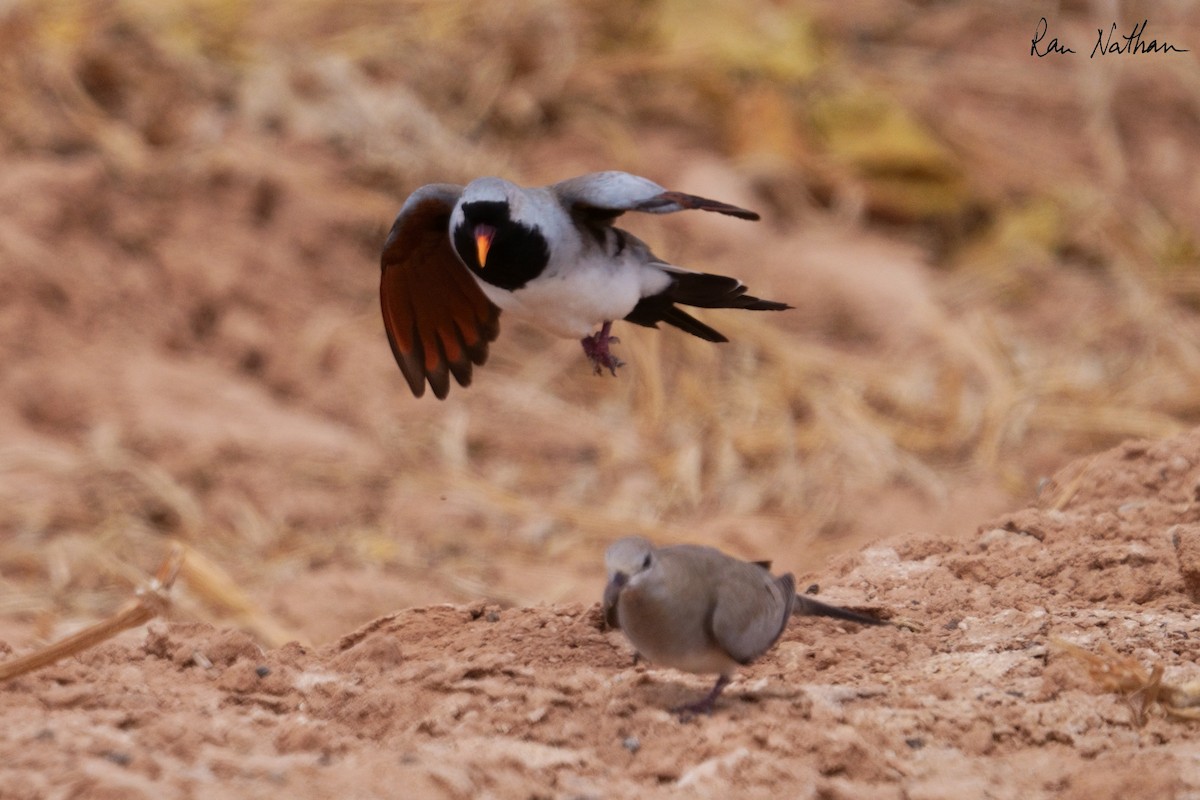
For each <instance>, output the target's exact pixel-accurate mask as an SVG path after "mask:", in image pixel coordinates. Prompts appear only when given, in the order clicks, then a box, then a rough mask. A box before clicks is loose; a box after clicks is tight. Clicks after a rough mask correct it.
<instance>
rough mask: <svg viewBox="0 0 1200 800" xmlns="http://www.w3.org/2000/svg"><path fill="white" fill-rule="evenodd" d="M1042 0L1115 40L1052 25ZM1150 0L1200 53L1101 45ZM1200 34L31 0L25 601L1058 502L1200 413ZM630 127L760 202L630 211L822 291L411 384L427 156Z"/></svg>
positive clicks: (418, 591) (17, 519)
mask: <svg viewBox="0 0 1200 800" xmlns="http://www.w3.org/2000/svg"><path fill="white" fill-rule="evenodd" d="M851 5H853V11H851V10H850V6H851ZM1042 16H1046V17H1048V21H1049V22H1048V24H1049V36H1048V37H1047V41H1048V39H1049V37H1051V36H1056V37H1058V38H1059V39H1060V41H1061V42H1062V43H1064V44H1068V45H1069V46H1071V47H1073V48H1074V49H1075V50H1076V51H1077V52H1076V54H1074V55H1067V56H1048V57H1046V58H1042V59H1038V58H1033V57H1031V56H1030V55H1029V47H1030V40H1031V37H1032V36H1033V34H1034V30H1035V28H1036V26H1037V23H1038V20H1039V18H1040V17H1042ZM1143 18H1145V19H1147V20H1148V25H1147V29H1146V32H1145V34H1144V35H1143V39H1144V40H1149V39H1151V38H1157V39H1158V40H1160V41H1169V42H1171V43H1173V44H1176V45H1177V46H1178V47H1180V48H1188V49H1190V51H1191V52H1187V53H1168V54H1146V55H1140V56H1131V55H1124V56H1113V55H1111V54H1110V55H1109V56H1106V57H1101V56H1097V57H1096V58H1089V57H1088V55H1089V53H1090V51H1091V49H1092V46H1093V45H1094V43H1095V40H1096V29H1097V28H1106V29H1107V27H1108V26H1109V24H1110V23H1111V22H1118V23H1119V28H1120V29H1121V32H1122V33H1123V32H1127V31H1128V30H1129V29H1131V28H1132V27H1133V25H1135V24H1136V23H1138V22H1140V21H1141V20H1142V19H1143ZM1198 52H1200V5H1197V4H1195V3H1192V2H1183V1H1182V0H1181V1H1179V2H1155V3H1124V2H1115V1H1114V2H1082V0H1080V1H1079V2H1069V1H1068V0H1063V2H1058V3H1045V2H1032V0H1030V1H1029V2H1017V3H1011V2H999V1H997V2H933V1H930V2H916V1H914V2H898V1H896V2H884V1H883V0H868V2H863V3H854V4H848V3H845V2H833V1H832V0H813V2H804V3H799V2H777V1H772V0H748V1H747V2H742V3H737V4H732V3H724V2H716V0H649V1H644V0H636V1H635V0H603V1H601V0H576V1H575V2H556V1H553V0H535V2H529V3H522V4H516V3H511V2H508V0H472V2H459V3H456V2H446V1H445V0H398V1H392V2H371V1H370V0H360V1H359V2H353V3H335V2H332V1H331V0H303V1H302V2H297V1H296V0H287V2H283V0H277V1H272V0H262V1H260V2H253V3H251V2H235V1H234V0H190V1H180V2H159V0H109V1H108V2H81V1H80V0H70V1H67V0H62V1H59V0H37V1H36V2H32V1H31V2H21V1H19V0H18V1H17V2H6V3H3V4H0V364H2V367H0V639H2V640H5V641H7V642H9V643H10V645H20V646H26V645H31V644H34V643H37V642H38V641H41V640H44V639H47V638H55V637H57V636H59V635H61V634H62V633H63V632H64V631H65V630H68V629H70V628H72V627H74V626H77V625H79V624H82V623H85V622H88V621H92V620H94V619H96V618H98V617H100V616H102V615H105V614H108V613H111V612H112V611H113V610H115V609H116V608H117V607H119V606H120V605H121V604H122V603H124V602H125V601H126V600H127V599H128V598H129V596H130V594H131V591H132V589H133V587H134V586H136V585H138V583H139V582H140V581H142V580H143V579H144V577H145V576H146V575H147V574H148V573H151V572H153V570H154V568H155V566H156V565H157V564H158V563H159V562H160V561H161V560H162V558H163V557H164V555H165V554H166V552H167V551H168V549H169V547H170V545H171V544H172V543H174V542H178V543H182V544H183V545H185V546H186V547H187V548H188V551H189V561H188V564H189V566H188V568H187V570H186V571H185V574H184V579H183V580H182V581H181V582H180V584H179V585H178V586H177V591H176V594H175V596H176V600H177V604H176V609H175V612H174V613H175V615H176V616H178V617H181V618H190V619H202V620H208V621H211V622H214V623H216V624H221V625H234V626H241V627H244V628H246V629H248V630H251V631H253V632H254V633H255V634H256V635H257V636H258V637H259V638H260V639H261V640H262V641H263V642H264V643H268V644H275V643H279V642H281V641H284V640H286V639H289V638H300V639H302V640H304V641H308V642H312V643H321V642H326V641H329V640H331V639H333V638H335V637H337V636H338V635H340V634H343V633H346V632H348V631H349V630H351V629H352V628H354V627H355V626H357V625H359V624H361V623H364V622H366V621H368V620H370V619H372V618H374V617H376V616H379V615H381V614H384V613H387V612H389V611H392V610H395V609H397V608H402V607H406V606H411V605H428V604H434V603H444V602H465V601H469V600H474V599H477V598H486V599H488V600H490V601H495V602H499V603H504V604H529V603H538V602H563V601H582V602H592V601H594V600H595V599H597V597H598V595H599V593H600V591H601V589H602V586H603V581H604V577H603V567H602V561H601V554H602V551H603V549H604V547H605V545H606V544H607V543H608V542H609V541H610V540H612V539H614V538H616V537H618V536H621V535H625V534H628V533H641V534H644V535H647V536H650V537H652V538H654V539H655V540H657V541H660V542H671V541H683V540H686V541H697V542H705V543H710V544H714V545H717V546H720V547H722V548H724V549H727V550H729V551H731V552H734V553H737V554H740V555H743V556H745V557H748V558H773V559H774V561H775V564H776V568H777V569H779V570H791V571H795V572H796V573H797V574H798V577H799V579H800V580H801V581H803V578H804V576H805V574H806V573H807V572H809V571H811V570H813V569H816V568H817V567H819V566H820V565H821V563H822V562H823V561H824V560H825V559H827V558H828V557H829V556H831V555H832V554H835V553H837V552H839V551H845V550H850V549H854V548H857V547H860V546H862V545H863V544H864V543H867V542H871V541H877V540H882V539H884V538H887V537H894V536H903V535H905V534H910V533H931V532H932V533H961V534H962V535H971V534H972V533H974V531H975V530H976V529H977V527H978V526H979V525H981V524H983V523H985V522H986V521H987V519H988V518H989V517H990V516H993V515H995V514H997V513H999V512H1001V511H1003V510H1005V509H1012V508H1019V507H1021V506H1023V505H1026V504H1028V503H1031V502H1043V503H1053V502H1054V497H1053V491H1054V486H1053V484H1048V483H1047V479H1048V478H1049V477H1050V476H1051V475H1053V473H1054V471H1055V470H1056V469H1058V468H1059V467H1061V466H1063V465H1064V464H1066V463H1067V462H1068V461H1069V460H1071V459H1074V458H1077V457H1080V456H1086V455H1087V454H1090V453H1094V452H1096V451H1097V450H1099V449H1101V448H1105V447H1107V446H1110V445H1113V444H1115V443H1117V442H1119V441H1121V440H1123V439H1125V438H1128V437H1160V436H1164V435H1169V434H1171V433H1173V432H1177V431H1180V430H1182V429H1184V428H1186V427H1188V426H1191V425H1194V424H1195V423H1196V422H1197V420H1198V419H1200V346H1198V345H1200V339H1198V334H1200V175H1198V174H1197V172H1198V170H1197V164H1198V163H1200V63H1198V60H1197V53H1198ZM600 169H624V170H628V171H631V172H635V173H638V174H642V175H646V176H648V177H650V178H652V179H654V180H656V181H658V182H659V183H662V184H664V185H666V186H668V187H669V188H672V189H676V190H680V191H685V192H690V193H694V194H701V195H704V196H707V197H713V198H717V199H720V200H723V201H727V202H732V203H736V204H738V205H742V206H746V207H749V208H753V209H757V210H759V211H761V212H762V213H763V218H764V219H763V221H762V222H760V223H756V224H752V223H747V222H743V221H739V220H731V219H724V218H714V215H701V214H693V215H676V216H674V217H671V218H652V219H632V218H629V217H628V216H627V217H625V218H623V219H622V223H623V224H625V225H626V226H627V227H629V228H630V229H632V230H633V231H634V232H636V233H637V234H638V235H639V236H642V237H643V238H645V239H646V240H647V241H648V242H649V243H650V244H651V245H652V246H653V247H654V248H655V250H656V251H657V252H659V253H660V254H661V255H663V256H664V257H666V258H668V259H671V260H673V261H674V262H675V263H678V264H681V265H685V266H689V267H692V268H696V269H701V270H706V271H713V272H718V273H724V274H730V275H735V276H738V277H740V278H742V279H743V280H744V281H746V282H747V283H748V284H749V285H750V287H751V289H752V290H753V291H754V293H755V294H758V295H761V296H764V297H769V298H772V299H778V300H784V301H787V302H790V303H792V304H793V305H795V306H796V310H794V311H789V312H786V313H780V314H750V313H744V312H736V311H723V312H722V311H717V312H710V313H704V312H701V314H702V316H703V318H704V319H705V321H707V322H709V323H710V324H712V325H714V326H715V327H717V328H718V329H719V330H721V331H722V332H724V333H725V334H726V335H728V336H729V337H730V339H731V340H732V342H731V343H729V344H724V345H719V346H717V345H712V344H709V343H706V342H702V341H700V340H697V339H694V338H691V337H688V336H687V335H685V334H682V333H680V332H678V331H675V330H673V329H670V330H661V331H650V330H644V329H640V328H636V327H635V326H631V325H627V324H619V325H618V328H619V330H618V331H617V334H618V335H619V336H620V337H621V340H622V341H621V344H620V345H619V346H618V348H617V352H618V354H619V355H620V357H621V358H623V359H624V360H625V361H626V362H627V366H626V367H625V368H624V370H623V371H622V372H621V373H620V377H619V378H616V379H613V378H611V377H608V376H604V377H595V376H593V375H592V374H591V371H590V368H589V366H588V364H587V362H586V360H585V359H584V358H583V356H582V354H581V352H580V350H579V345H578V343H577V342H574V341H568V340H558V339H554V338H552V337H550V336H548V335H546V334H543V333H542V332H540V331H538V330H536V329H532V328H529V327H525V326H523V325H521V324H518V323H515V322H513V321H512V320H503V319H502V334H501V337H500V339H499V340H498V341H497V342H496V343H495V344H494V345H493V348H492V357H491V359H490V361H489V363H488V364H487V366H486V367H484V368H482V369H479V370H478V371H477V372H476V379H475V383H474V385H473V386H472V387H471V388H470V389H469V390H462V389H460V388H459V387H455V388H454V389H453V390H452V392H451V395H450V398H449V399H448V400H446V401H444V402H438V401H437V400H435V399H434V398H433V397H432V396H427V397H425V398H423V399H421V400H416V399H414V398H413V397H411V395H410V394H409V392H408V389H407V388H406V386H405V383H404V381H403V378H402V377H401V375H400V372H399V370H398V369H397V367H396V366H395V364H394V362H393V360H392V355H391V353H390V351H389V349H388V346H387V342H386V340H385V338H384V334H383V329H382V324H381V322H380V318H379V311H378V294H377V292H378V270H379V249H380V247H381V245H382V242H383V239H384V237H385V236H386V233H387V230H388V228H389V227H390V225H391V222H392V219H393V217H394V215H395V214H396V212H397V211H398V209H399V207H400V205H401V203H402V202H403V200H404V198H405V197H406V196H407V195H408V193H409V192H411V191H412V190H414V189H415V188H417V187H418V186H420V185H421V184H423V183H426V182H430V181H452V182H465V181H467V180H469V179H471V178H473V177H477V176H481V175H490V174H497V175H503V176H506V177H509V178H511V179H513V180H516V181H518V182H521V183H525V184H541V183H547V182H552V181H555V180H558V179H561V178H564V177H568V176H571V175H575V174H579V173H583V172H589V171H593V170H600ZM1048 493H1049V495H1048ZM1039 498H1040V500H1039Z"/></svg>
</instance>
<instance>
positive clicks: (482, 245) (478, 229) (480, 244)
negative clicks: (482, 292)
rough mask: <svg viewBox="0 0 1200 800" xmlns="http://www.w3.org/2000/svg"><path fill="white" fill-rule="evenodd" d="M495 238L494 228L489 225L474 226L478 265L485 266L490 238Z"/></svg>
mask: <svg viewBox="0 0 1200 800" xmlns="http://www.w3.org/2000/svg"><path fill="white" fill-rule="evenodd" d="M494 238H496V229H495V228H493V227H492V226H491V225H482V224H481V225H476V226H475V254H476V255H477V256H479V266H481V267H486V266H487V255H488V250H489V249H491V246H492V239H494Z"/></svg>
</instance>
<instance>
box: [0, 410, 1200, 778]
mask: <svg viewBox="0 0 1200 800" xmlns="http://www.w3.org/2000/svg"><path fill="white" fill-rule="evenodd" d="M1198 452H1200V431H1198V432H1193V433H1191V434H1188V435H1186V436H1181V437H1179V438H1177V439H1173V440H1170V441H1166V442H1161V443H1157V444H1154V443H1149V442H1135V443H1130V444H1126V445H1123V446H1121V447H1118V448H1116V449H1114V450H1110V451H1108V452H1106V453H1104V454H1102V455H1100V456H1098V457H1096V458H1093V459H1088V460H1085V461H1080V462H1077V463H1075V464H1072V465H1071V466H1069V467H1068V468H1066V469H1065V470H1063V471H1062V472H1061V473H1059V475H1058V476H1057V477H1056V479H1055V481H1054V482H1053V484H1051V485H1049V486H1048V487H1047V489H1046V491H1045V492H1044V498H1045V499H1044V501H1043V502H1041V503H1039V504H1038V505H1035V506H1032V507H1030V508H1026V509H1023V510H1020V511H1017V512H1014V513H1011V514H1004V515H1001V516H999V517H996V518H995V519H992V520H989V521H988V522H986V523H985V524H983V525H981V526H980V527H979V528H978V530H976V531H973V532H970V533H969V534H963V535H956V536H907V537H901V538H897V539H895V540H892V541H889V542H885V543H880V544H877V545H875V546H872V547H870V548H868V549H865V550H863V551H861V552H859V553H856V554H853V555H849V556H843V557H839V558H837V559H835V560H834V561H833V562H832V563H831V564H830V566H829V567H828V568H827V569H825V570H824V571H823V572H821V573H819V574H813V575H806V576H804V580H805V581H810V580H811V581H813V582H818V583H820V584H821V585H822V586H824V587H825V588H826V589H827V591H825V592H823V595H824V596H825V597H827V598H830V599H833V600H834V601H837V602H842V603H845V604H848V605H852V606H854V607H858V608H869V609H872V610H875V611H882V612H883V613H885V614H894V615H896V616H903V617H907V618H909V619H913V620H919V621H921V622H922V623H923V625H924V629H923V630H920V631H915V632H914V631H909V630H903V629H899V628H873V629H860V628H858V627H856V626H853V625H847V624H840V623H834V622H829V621H812V620H807V619H806V620H801V621H796V622H794V624H792V625H791V627H790V628H789V629H788V631H787V633H786V634H785V635H784V637H783V639H782V640H781V642H780V643H779V644H778V645H777V647H776V648H775V649H774V650H773V651H772V652H771V653H769V654H768V655H767V656H766V657H764V658H763V659H762V660H761V661H760V662H759V663H757V664H756V665H754V666H752V667H751V668H749V669H747V670H745V672H744V673H743V674H742V675H741V676H740V678H739V679H738V680H737V681H736V682H735V683H734V684H733V686H732V688H731V689H730V690H729V691H728V692H727V694H726V695H725V697H724V699H723V700H721V701H720V702H719V703H718V706H717V709H716V711H715V713H714V714H713V715H712V716H711V717H701V718H698V719H694V720H692V721H690V722H680V721H679V720H678V719H677V718H676V717H675V716H674V715H672V714H671V713H669V712H668V711H667V710H666V709H667V708H669V707H671V706H673V705H676V704H678V703H680V702H683V701H686V700H689V699H692V698H694V697H695V696H697V695H698V694H700V693H701V692H703V691H704V690H705V689H706V688H707V683H706V682H705V681H704V680H703V679H698V678H692V677H685V676H682V675H680V674H678V673H675V672H672V671H669V670H658V669H654V668H653V667H647V666H644V665H638V666H634V665H633V663H632V661H631V657H630V656H631V653H630V650H629V648H628V647H627V646H626V645H625V643H624V642H623V641H622V639H621V637H620V635H619V634H616V633H611V632H608V633H606V632H603V631H601V629H600V627H599V621H600V619H599V618H600V615H599V610H598V606H596V605H595V604H593V605H591V606H586V605H581V604H567V605H537V606H529V607H522V608H506V609H501V608H500V607H498V606H494V605H489V604H486V603H477V604H474V605H466V606H463V605H432V606H425V607H421V608H413V609H409V610H405V611H399V612H396V613H394V614H390V615H388V616H385V617H382V618H380V619H377V620H375V621H374V622H372V623H370V624H369V625H366V626H364V627H363V628H361V629H359V630H357V631H355V632H354V633H352V634H349V635H347V636H345V637H343V638H342V639H340V640H338V641H337V642H335V643H333V644H330V645H326V646H323V647H315V648H314V647H302V646H300V645H296V644H291V645H287V646H285V647H282V648H278V649H264V648H262V647H260V646H259V645H257V644H256V643H255V642H254V641H253V640H252V639H251V638H250V637H248V636H247V635H245V634H242V633H238V632H235V631H230V630H221V629H216V628H213V627H212V626H210V625H206V624H202V623H184V622H178V623H161V622H155V623H153V624H151V626H150V628H149V630H148V631H146V632H144V633H138V634H136V635H133V634H131V635H127V636H126V637H124V638H123V639H122V640H120V641H116V642H112V643H109V644H105V645H103V646H100V647H97V648H96V649H95V650H93V651H91V652H88V653H86V654H84V655H82V656H79V657H77V658H75V659H72V660H71V661H70V662H68V663H63V664H60V665H57V666H52V667H49V668H47V669H45V670H43V671H42V672H40V673H38V674H36V675H33V676H27V677H23V678H19V679H17V680H15V681H13V682H11V683H9V684H8V685H6V686H5V687H3V689H2V690H0V717H2V718H3V720H4V725H3V734H2V739H0V742H2V744H0V746H2V747H3V752H4V760H3V766H0V785H2V786H3V787H4V790H3V793H4V797H6V798H8V797H12V798H36V797H54V796H72V797H75V796H86V797H124V798H135V797H147V798H149V797H156V798H158V797H164V798H168V797H192V796H205V797H212V796H218V795H219V796H244V797H268V796H272V797H274V796H287V797H349V796H406V797H430V798H436V797H445V798H469V797H490V796H494V797H660V796H661V797H667V796H687V797H714V798H716V797H732V796H737V797H781V796H786V797H823V798H826V797H846V798H851V797H854V798H862V797H880V798H901V797H903V798H961V797H996V798H1028V797H1066V798H1080V799H1082V798H1087V799H1088V800H1094V799H1095V798H1106V797H1111V798H1128V797H1185V796H1195V795H1196V794H1197V793H1198V792H1200V760H1198V759H1197V756H1196V748H1197V740H1198V739H1200V727H1198V726H1197V724H1196V723H1194V722H1190V721H1186V720H1179V719H1173V718H1169V717H1165V716H1163V714H1162V711H1161V710H1160V709H1159V708H1157V707H1155V706H1153V705H1150V704H1149V703H1147V698H1146V697H1145V696H1143V697H1141V698H1134V699H1133V700H1131V699H1129V698H1126V697H1123V696H1118V695H1115V694H1107V693H1103V692H1101V691H1099V690H1098V686H1097V684H1096V683H1095V682H1094V681H1093V680H1092V679H1090V678H1089V677H1088V676H1087V672H1086V669H1085V665H1084V662H1082V661H1081V660H1079V659H1078V658H1076V657H1074V656H1071V655H1068V654H1066V653H1065V652H1064V651H1063V650H1062V647H1061V645H1056V644H1055V642H1056V640H1062V641H1065V642H1070V643H1074V644H1076V645H1078V646H1081V647H1083V648H1086V649H1088V650H1090V651H1094V652H1101V651H1102V649H1103V648H1104V647H1105V646H1108V647H1111V648H1114V649H1115V650H1116V651H1119V652H1121V653H1123V654H1127V656H1131V657H1132V658H1133V659H1136V660H1137V661H1139V662H1141V663H1142V664H1145V665H1162V666H1163V667H1164V668H1165V673H1164V677H1163V684H1164V685H1174V684H1178V683H1179V682H1180V681H1186V680H1190V679H1191V680H1194V679H1195V677H1196V674H1195V664H1194V654H1195V641H1196V637H1197V636H1200V623H1198V622H1197V620H1196V618H1195V613H1194V608H1195V606H1194V604H1195V601H1196V597H1197V594H1198V593H1200V499H1198V498H1200V459H1198V458H1197V453H1198ZM1115 663H1116V662H1114V665H1115ZM1143 688H1145V687H1143ZM1197 699H1200V695H1197ZM1131 764H1136V765H1137V766H1136V768H1131Z"/></svg>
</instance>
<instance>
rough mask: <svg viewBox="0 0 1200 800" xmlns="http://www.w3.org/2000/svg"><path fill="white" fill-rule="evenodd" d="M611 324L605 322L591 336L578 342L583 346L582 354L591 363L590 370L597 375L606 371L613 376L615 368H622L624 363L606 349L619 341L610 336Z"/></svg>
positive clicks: (615, 372) (615, 371)
mask: <svg viewBox="0 0 1200 800" xmlns="http://www.w3.org/2000/svg"><path fill="white" fill-rule="evenodd" d="M611 330H612V323H611V322H605V323H604V325H603V326H602V327H601V328H600V330H599V331H597V332H596V333H593V334H592V335H591V336H585V337H583V338H582V339H580V340H579V343H580V344H582V345H583V353H584V355H586V356H587V357H588V361H591V362H592V368H593V369H594V370H595V372H596V374H597V375H599V374H600V373H601V371H602V370H604V369H607V370H608V371H609V372H611V373H612V374H613V375H614V376H615V375H616V374H617V367H620V366H624V365H625V362H624V361H622V360H621V359H619V358H617V357H616V356H615V355H613V354H612V351H611V350H609V349H608V346H609V345H610V344H618V343H619V342H620V341H621V340H620V339H618V338H617V337H615V336H613V335H611V334H610V333H609V331H611Z"/></svg>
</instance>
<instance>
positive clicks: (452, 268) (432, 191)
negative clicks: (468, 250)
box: [379, 183, 500, 398]
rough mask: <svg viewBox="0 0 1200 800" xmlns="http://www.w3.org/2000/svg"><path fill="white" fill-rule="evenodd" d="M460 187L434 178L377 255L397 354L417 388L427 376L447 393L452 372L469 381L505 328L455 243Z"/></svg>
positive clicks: (421, 389)
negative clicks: (453, 232) (452, 221)
mask: <svg viewBox="0 0 1200 800" xmlns="http://www.w3.org/2000/svg"><path fill="white" fill-rule="evenodd" d="M461 194H462V187H461V186H456V185H454V184H449V183H431V184H428V185H426V186H422V187H421V188H420V189H417V190H416V191H415V192H413V193H412V195H411V196H410V197H409V198H408V200H406V201H405V203H404V206H403V207H402V208H401V209H400V213H399V214H398V215H397V216H396V221H395V222H394V223H393V224H392V230H391V233H390V234H389V235H388V238H387V241H386V242H385V243H384V245H383V254H382V256H381V258H380V266H381V269H382V275H381V276H380V282H379V301H380V306H381V309H382V311H383V327H384V329H385V330H386V331H387V337H388V343H389V344H391V346H392V355H394V356H395V357H396V363H397V364H399V365H400V371H401V372H403V373H404V377H405V379H406V380H407V381H408V387H409V388H410V389H411V390H412V393H413V394H414V395H416V396H417V397H420V396H421V395H422V394H424V393H425V382H426V381H427V380H428V381H429V385H430V386H431V387H432V388H433V393H434V394H435V395H436V396H437V397H439V398H444V397H445V396H446V393H447V392H449V391H450V375H451V374H452V375H453V376H454V378H455V379H456V380H457V381H458V383H459V385H461V386H467V385H469V384H470V383H471V365H472V364H483V363H484V361H486V360H487V354H488V343H489V342H491V341H493V340H495V338H496V336H497V335H498V334H499V332H500V321H499V319H500V309H498V308H497V307H496V306H495V305H493V304H492V302H491V301H490V300H488V299H487V297H486V296H485V295H484V294H483V291H482V290H481V289H480V288H479V285H478V284H477V283H476V282H475V279H474V277H472V276H471V273H470V272H468V271H467V268H466V267H465V266H464V265H463V263H462V262H461V261H460V260H459V258H458V255H457V254H455V252H454V248H453V247H451V245H450V214H451V212H452V211H453V210H454V205H455V203H457V202H458V198H459V196H460V195H461Z"/></svg>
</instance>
